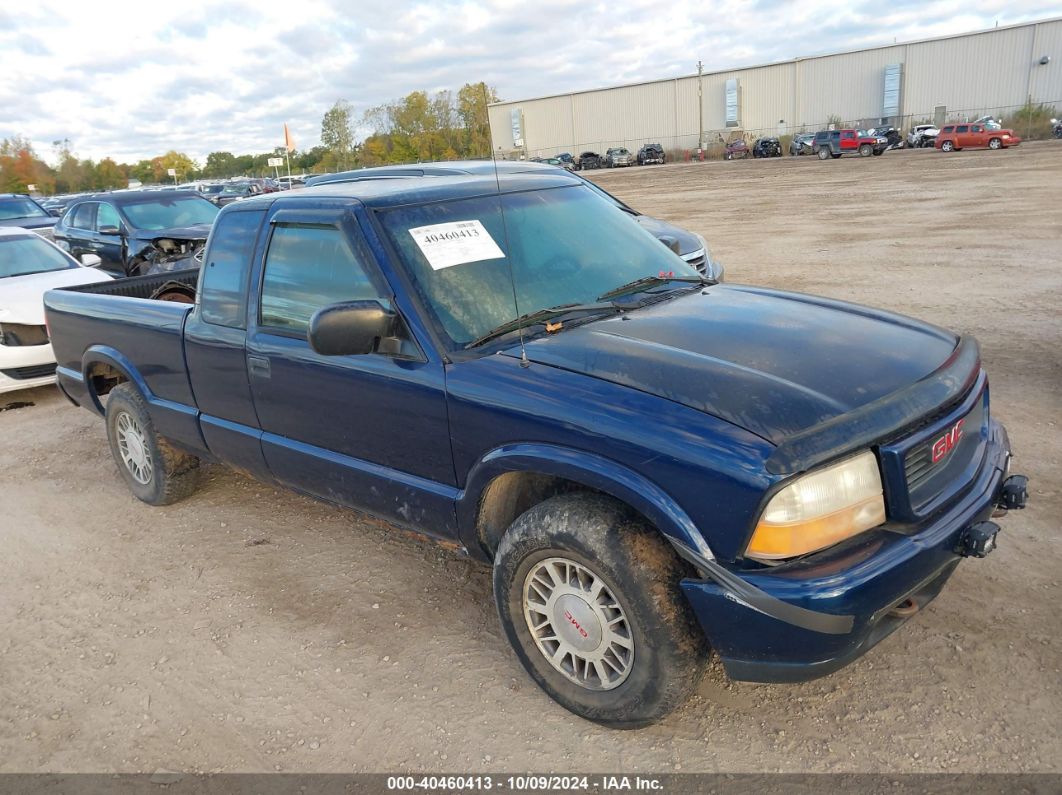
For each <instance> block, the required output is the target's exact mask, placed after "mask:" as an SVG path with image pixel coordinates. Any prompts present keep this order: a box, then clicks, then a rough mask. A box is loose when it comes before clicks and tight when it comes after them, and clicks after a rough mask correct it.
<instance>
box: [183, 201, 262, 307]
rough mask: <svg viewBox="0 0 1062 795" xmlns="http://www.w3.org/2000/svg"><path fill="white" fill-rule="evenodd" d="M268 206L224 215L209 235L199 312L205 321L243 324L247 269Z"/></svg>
mask: <svg viewBox="0 0 1062 795" xmlns="http://www.w3.org/2000/svg"><path fill="white" fill-rule="evenodd" d="M264 215H265V210H258V211H256V212H232V213H228V214H227V215H222V216H220V217H219V218H218V220H217V223H215V225H214V229H213V232H212V233H211V235H210V245H209V247H208V248H207V252H206V257H205V258H204V259H203V269H202V275H201V276H200V277H199V313H200V317H201V318H202V319H203V321H204V322H206V323H213V324H214V325H216V326H228V327H230V328H244V326H245V323H244V317H245V315H246V312H245V308H246V306H247V271H248V270H249V269H250V267H251V258H252V257H253V256H254V244H255V238H257V237H258V227H259V225H260V224H261V223H262V218H263V216H264Z"/></svg>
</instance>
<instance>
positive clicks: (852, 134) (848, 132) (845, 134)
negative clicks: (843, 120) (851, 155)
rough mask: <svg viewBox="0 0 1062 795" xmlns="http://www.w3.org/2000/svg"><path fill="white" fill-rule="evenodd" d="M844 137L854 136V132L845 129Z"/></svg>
mask: <svg viewBox="0 0 1062 795" xmlns="http://www.w3.org/2000/svg"><path fill="white" fill-rule="evenodd" d="M844 137H845V138H855V133H854V132H852V131H851V130H845V132H844Z"/></svg>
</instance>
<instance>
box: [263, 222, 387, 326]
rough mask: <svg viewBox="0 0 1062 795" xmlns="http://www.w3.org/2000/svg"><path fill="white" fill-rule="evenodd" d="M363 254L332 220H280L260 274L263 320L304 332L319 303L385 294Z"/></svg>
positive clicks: (267, 324)
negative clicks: (325, 222) (323, 222)
mask: <svg viewBox="0 0 1062 795" xmlns="http://www.w3.org/2000/svg"><path fill="white" fill-rule="evenodd" d="M381 297H382V296H381V294H380V291H379V290H378V289H377V287H376V285H375V284H374V283H373V281H372V279H371V278H370V276H369V270H368V268H367V267H366V262H365V255H364V254H361V252H358V253H357V254H356V253H355V252H354V251H353V250H352V249H351V247H350V242H349V241H348V240H347V236H346V235H345V234H344V233H343V232H341V231H340V230H339V229H337V228H336V227H334V226H313V225H308V224H277V225H276V227H275V228H274V229H273V237H272V240H271V241H270V243H269V253H268V254H267V255H266V261H265V273H264V275H263V278H262V305H261V309H260V315H259V317H260V322H261V324H262V325H263V326H269V327H271V328H275V329H283V330H284V331H294V332H296V333H300V334H301V333H304V332H305V331H306V328H307V326H308V325H309V322H310V317H311V316H312V315H313V313H314V312H316V311H317V310H318V309H320V308H321V307H324V306H329V305H330V304H335V303H339V302H341V301H357V300H364V299H372V298H381Z"/></svg>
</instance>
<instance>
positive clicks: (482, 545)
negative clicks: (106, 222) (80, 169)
mask: <svg viewBox="0 0 1062 795" xmlns="http://www.w3.org/2000/svg"><path fill="white" fill-rule="evenodd" d="M166 280H174V281H177V282H179V283H180V284H178V285H176V288H175V294H178V295H184V294H187V293H189V292H191V291H192V290H194V291H195V299H194V300H195V303H194V305H189V304H187V303H179V302H170V301H165V300H151V298H152V296H156V297H157V296H159V295H165V294H166V293H167V290H166V289H165V285H164V282H165V281H166ZM171 286H172V285H171ZM45 303H46V308H47V319H48V323H49V327H50V331H51V336H52V344H53V346H54V349H55V354H56V357H57V360H58V363H59V369H58V376H59V379H58V380H59V386H60V389H61V390H62V391H63V393H64V394H65V395H67V396H68V397H69V398H70V400H71V401H73V402H74V403H76V404H78V405H81V406H85V407H87V408H89V409H91V410H93V411H96V412H98V413H99V414H101V415H103V416H105V417H106V428H107V435H108V438H109V440H110V445H111V450H112V452H113V454H114V457H115V459H116V461H117V463H118V469H119V471H120V472H121V474H122V476H123V477H124V478H125V480H126V481H127V482H128V484H129V486H130V488H131V489H132V491H133V493H134V494H135V495H136V496H137V497H139V498H140V499H141V500H143V501H145V502H147V503H150V504H153V505H161V504H166V503H170V502H173V501H175V500H177V499H180V498H182V497H185V496H187V495H189V494H191V493H192V491H193V489H194V488H195V484H196V476H197V473H198V467H199V464H200V462H201V461H210V462H221V463H224V464H228V465H230V466H233V467H237V468H239V469H240V470H242V471H244V472H248V473H251V474H253V475H254V476H255V477H257V478H261V479H262V480H265V481H268V482H271V483H277V484H282V485H284V486H287V487H289V488H291V489H294V490H296V491H299V492H303V493H305V494H310V495H313V496H315V497H318V498H321V499H324V500H327V501H329V502H332V503H335V504H337V505H343V506H349V507H351V508H355V509H357V510H359V511H364V512H366V513H370V514H373V515H375V516H378V517H381V518H383V519H385V520H387V521H388V522H390V523H393V524H394V525H397V526H400V527H403V528H409V529H412V530H415V531H418V532H420V533H422V534H427V535H429V536H434V537H436V538H438V539H444V540H446V541H449V542H451V543H453V542H456V543H457V544H458V545H459V546H460V547H461V548H462V549H463V550H464V551H465V552H466V553H467V554H469V555H471V556H474V557H475V558H478V559H481V560H483V561H485V562H488V563H491V564H493V567H494V591H495V597H496V600H497V607H498V612H499V614H500V617H501V622H502V624H503V626H504V629H505V632H506V633H507V635H508V638H509V640H510V642H511V643H512V646H513V648H514V649H515V651H516V654H517V655H518V657H519V658H520V660H521V662H522V663H523V665H524V666H525V667H526V669H527V671H528V672H529V674H530V675H531V676H532V677H533V678H534V679H535V681H536V682H538V684H539V685H541V686H542V687H543V688H544V689H545V690H546V691H547V692H548V693H549V694H550V695H551V696H552V697H553V698H555V699H556V700H557V701H558V702H560V703H561V704H562V705H564V706H565V707H567V708H568V709H570V710H571V711H573V712H575V713H576V714H578V715H581V716H584V717H586V718H589V719H591V720H595V721H599V722H602V723H606V724H609V725H614V726H623V727H630V726H638V725H644V724H646V723H649V722H651V721H654V720H657V719H659V718H660V717H662V716H663V715H665V714H667V713H668V712H669V711H670V710H672V709H674V708H675V707H676V706H677V705H679V704H681V703H682V702H683V701H684V700H685V699H686V697H687V696H688V694H689V693H690V692H691V691H692V690H693V689H694V688H695V687H696V685H697V682H698V680H699V678H700V676H701V674H702V673H703V671H704V669H705V665H706V660H707V658H708V654H709V650H714V651H715V653H717V654H718V655H719V656H720V657H721V659H722V661H723V663H724V665H725V667H726V670H727V671H728V673H729V675H730V676H732V677H734V678H736V679H744V680H752V681H760V682H790V681H797V680H802V679H808V678H813V677H816V676H821V675H824V674H827V673H830V672H832V671H835V670H836V669H838V668H840V667H841V666H843V665H845V664H846V663H848V662H849V661H851V660H853V659H854V658H856V657H858V656H859V655H860V654H862V653H863V652H865V651H866V650H867V649H869V648H870V647H871V646H873V645H874V644H875V643H877V642H878V641H879V640H881V639H882V638H883V637H884V636H886V635H887V634H889V633H890V632H892V631H893V630H894V629H896V628H897V627H898V626H899V625H900V624H901V623H903V622H904V621H905V620H906V619H907V618H909V617H910V616H911V615H913V614H914V613H916V612H917V611H918V610H919V609H920V608H922V607H924V606H925V605H926V604H927V603H928V602H929V601H930V600H931V599H932V598H933V597H934V596H935V595H936V594H937V593H938V592H939V591H940V589H941V588H942V586H943V585H944V583H945V581H946V580H947V579H948V577H949V576H951V574H952V572H953V571H954V569H955V567H956V565H957V564H958V563H959V561H960V560H961V559H962V558H963V557H983V556H984V555H986V554H987V553H988V552H989V551H991V549H992V548H993V547H994V545H995V540H996V532H997V531H998V530H999V527H998V525H996V524H995V523H993V522H992V521H991V518H992V517H993V516H996V515H999V514H1001V513H1003V512H1004V511H1005V509H1007V508H1020V507H1023V505H1024V502H1025V494H1026V490H1025V480H1024V478H1022V477H1021V476H1018V475H1011V474H1010V471H1009V470H1010V450H1009V445H1008V441H1007V435H1006V432H1005V431H1004V429H1003V427H1002V426H1001V425H1000V424H999V423H998V422H996V421H995V420H993V419H992V418H991V416H990V414H989V402H988V381H987V376H986V375H985V372H984V371H983V370H982V368H981V361H980V356H979V353H978V346H977V343H976V342H975V341H974V340H973V339H970V338H966V337H957V336H956V335H954V334H952V333H949V332H947V331H944V330H942V329H940V328H936V327H933V326H930V325H926V324H924V323H921V322H918V321H915V320H912V319H909V318H905V317H900V316H897V315H892V314H888V313H885V312H880V311H876V310H873V309H868V308H865V307H860V306H854V305H851V304H845V303H841V302H838V301H832V300H826V299H822V298H814V297H810V296H805V295H796V294H792V293H784V292H779V291H777V290H769V289H762V288H756V287H747V286H737V285H723V284H715V283H714V282H712V281H711V280H709V279H706V278H705V277H704V276H702V275H701V274H699V273H698V272H697V270H696V269H695V268H693V267H692V266H690V265H689V264H688V263H686V262H684V261H683V260H682V259H681V258H680V257H679V256H677V255H676V254H675V253H674V252H673V251H672V250H670V249H669V248H668V247H667V246H664V245H661V243H660V242H659V241H658V240H656V239H655V238H654V237H653V236H652V235H650V234H649V233H648V232H646V231H645V230H644V229H642V228H641V227H640V226H639V225H638V224H637V223H636V222H635V221H634V220H632V219H631V218H630V216H629V215H628V214H626V213H623V212H621V211H620V210H619V209H617V208H616V207H615V206H614V205H613V204H612V203H610V202H608V201H606V200H605V199H604V198H602V197H601V196H600V195H598V194H596V193H595V192H594V191H593V190H591V189H590V188H588V187H587V186H585V185H581V184H579V183H576V182H574V181H573V180H571V179H570V178H568V177H565V176H563V175H557V176H551V175H548V174H503V175H500V176H498V177H497V179H495V178H494V177H493V176H484V175H467V176H452V177H445V176H443V177H433V178H431V179H427V178H421V179H417V178H412V179H395V180H375V181H366V182H358V183H349V184H336V185H325V186H322V187H319V188H310V189H307V190H302V191H296V192H291V193H283V194H273V195H269V196H263V197H260V198H257V199H250V200H248V201H244V202H240V203H238V204H235V205H232V206H230V207H227V208H225V209H224V210H223V211H222V212H221V213H220V214H219V216H218V218H217V221H216V222H215V224H214V227H213V230H212V232H211V235H210V239H209V241H208V244H207V249H206V255H205V257H204V260H203V263H202V267H201V269H200V270H198V271H185V272H180V273H170V274H166V275H162V276H144V277H136V278H132V279H125V280H121V281H117V282H109V283H106V284H101V285H90V286H87V287H75V288H69V289H63V290H57V291H52V292H49V293H48V294H47V296H46V298H45Z"/></svg>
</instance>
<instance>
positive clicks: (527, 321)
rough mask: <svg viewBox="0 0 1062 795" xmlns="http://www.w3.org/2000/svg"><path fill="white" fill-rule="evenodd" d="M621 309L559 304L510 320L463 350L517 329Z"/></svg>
mask: <svg viewBox="0 0 1062 795" xmlns="http://www.w3.org/2000/svg"><path fill="white" fill-rule="evenodd" d="M622 311H623V308H622V307H619V306H617V305H616V304H613V303H611V302H609V303H600V304H561V305H560V306H554V307H550V308H549V309H539V310H537V311H535V312H529V313H528V314H526V315H521V316H520V317H518V318H516V319H515V320H510V321H508V322H507V323H502V324H501V325H500V326H497V327H495V328H492V329H491V330H490V331H488V332H487V333H486V334H484V335H482V336H481V337H478V338H477V339H474V340H472V342H470V343H468V344H467V345H465V348H466V349H467V348H475V347H476V346H478V345H482V344H483V343H484V342H489V341H490V340H493V339H497V338H498V337H502V336H505V335H506V334H510V333H512V332H513V331H517V330H518V329H522V328H526V327H527V326H536V325H538V324H540V323H547V322H548V321H550V320H556V319H557V318H559V317H565V316H566V315H571V314H610V315H612V314H616V313H618V312H622Z"/></svg>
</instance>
